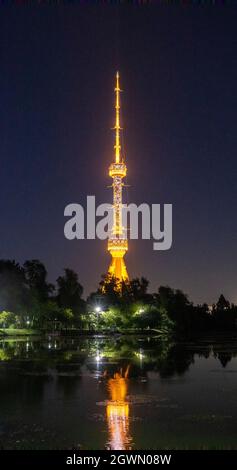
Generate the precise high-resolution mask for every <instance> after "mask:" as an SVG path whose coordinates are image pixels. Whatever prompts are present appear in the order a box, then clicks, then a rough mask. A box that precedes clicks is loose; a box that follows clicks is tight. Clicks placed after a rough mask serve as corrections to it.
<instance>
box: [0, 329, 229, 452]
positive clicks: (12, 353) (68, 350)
mask: <svg viewBox="0 0 237 470" xmlns="http://www.w3.org/2000/svg"><path fill="white" fill-rule="evenodd" d="M0 408H1V413H0V445H1V447H2V448H6V449H23V448H27V449H30V448H32V449H79V448H82V449H104V448H110V449H119V450H122V449H159V448H160V449H168V448H170V449H177V448H179V449H180V448H181V449H186V448H191V449H194V448H199V449H203V448H217V449H219V448H220V449H230V448H235V449H236V448H237V338H236V337H230V336H229V337H218V338H215V339H213V338H211V339H210V338H206V339H203V340H201V341H198V342H189V343H172V344H171V343H166V342H163V343H162V342H161V341H160V340H159V339H158V338H157V339H156V338H147V337H146V338H138V337H119V338H83V339H82V338H77V339H61V338H53V337H51V338H44V339H42V338H38V339H37V338H36V339H32V338H24V339H17V340H8V341H7V340H1V341H0Z"/></svg>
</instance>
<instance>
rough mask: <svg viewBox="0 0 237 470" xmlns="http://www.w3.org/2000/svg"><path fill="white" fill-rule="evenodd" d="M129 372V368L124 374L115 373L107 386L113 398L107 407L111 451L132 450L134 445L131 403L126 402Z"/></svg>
mask: <svg viewBox="0 0 237 470" xmlns="http://www.w3.org/2000/svg"><path fill="white" fill-rule="evenodd" d="M128 372H129V367H127V369H126V371H125V373H124V374H123V373H122V370H121V371H120V372H119V373H118V372H117V373H115V374H114V376H113V378H110V379H109V380H108V384H107V386H108V391H109V394H110V398H111V399H110V400H109V401H108V403H107V407H106V414H107V423H108V432H109V440H108V447H109V448H110V449H111V450H126V449H130V448H131V444H132V438H131V437H130V434H129V403H128V401H126V396H127V381H128Z"/></svg>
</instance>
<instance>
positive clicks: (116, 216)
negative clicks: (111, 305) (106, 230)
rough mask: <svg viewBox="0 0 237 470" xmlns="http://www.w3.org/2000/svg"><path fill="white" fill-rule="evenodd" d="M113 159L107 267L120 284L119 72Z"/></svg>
mask: <svg viewBox="0 0 237 470" xmlns="http://www.w3.org/2000/svg"><path fill="white" fill-rule="evenodd" d="M114 91H115V113H116V117H115V127H114V130H115V145H114V150H115V158H114V162H113V163H111V165H110V167H109V176H111V178H113V184H112V187H113V227H112V231H111V234H110V236H109V240H108V251H109V252H110V254H111V257H112V260H111V263H110V266H109V271H108V272H109V274H112V275H113V276H115V277H116V278H117V279H118V280H119V281H120V282H121V281H126V280H128V273H127V268H126V265H125V262H124V259H123V258H124V255H125V253H126V251H127V250H128V240H127V236H126V233H125V229H124V228H123V226H122V205H123V203H122V188H123V178H124V177H125V176H126V174H127V167H126V165H125V163H124V160H123V158H122V156H121V144H120V131H121V127H120V91H121V90H120V87H119V72H117V73H116V86H115V90H114Z"/></svg>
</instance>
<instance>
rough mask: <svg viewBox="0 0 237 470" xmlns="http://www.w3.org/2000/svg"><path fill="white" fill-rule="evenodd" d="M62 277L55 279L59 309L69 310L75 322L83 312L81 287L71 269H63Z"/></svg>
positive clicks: (83, 304)
mask: <svg viewBox="0 0 237 470" xmlns="http://www.w3.org/2000/svg"><path fill="white" fill-rule="evenodd" d="M64 273H65V274H64V276H59V278H58V279H57V285H58V295H57V302H58V305H59V307H62V308H67V309H68V308H69V309H71V311H72V312H73V314H74V318H75V321H77V320H79V319H80V315H81V314H82V313H83V312H84V311H85V301H84V300H83V299H82V298H81V297H82V293H83V287H82V285H81V284H80V283H79V282H78V275H77V273H75V272H74V271H73V270H72V269H68V268H66V269H64Z"/></svg>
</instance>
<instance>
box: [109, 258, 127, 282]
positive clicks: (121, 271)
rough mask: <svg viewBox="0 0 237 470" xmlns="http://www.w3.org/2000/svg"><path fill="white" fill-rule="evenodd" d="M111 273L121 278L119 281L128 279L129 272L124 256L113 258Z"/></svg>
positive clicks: (110, 267)
mask: <svg viewBox="0 0 237 470" xmlns="http://www.w3.org/2000/svg"><path fill="white" fill-rule="evenodd" d="M109 274H112V276H115V277H116V278H117V279H119V281H128V272H127V268H126V264H125V262H124V259H123V258H122V257H121V258H119V257H118V258H117V257H116V258H112V261H111V263H110V266H109Z"/></svg>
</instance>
